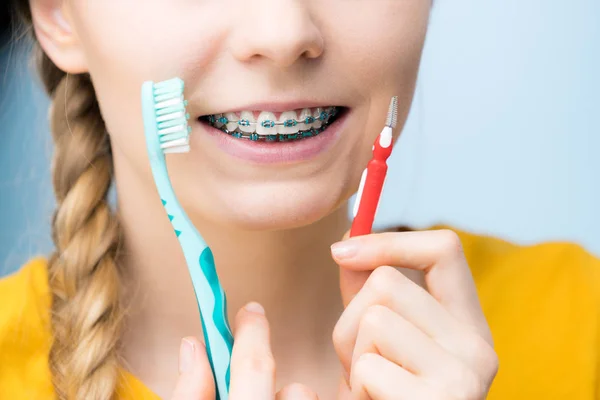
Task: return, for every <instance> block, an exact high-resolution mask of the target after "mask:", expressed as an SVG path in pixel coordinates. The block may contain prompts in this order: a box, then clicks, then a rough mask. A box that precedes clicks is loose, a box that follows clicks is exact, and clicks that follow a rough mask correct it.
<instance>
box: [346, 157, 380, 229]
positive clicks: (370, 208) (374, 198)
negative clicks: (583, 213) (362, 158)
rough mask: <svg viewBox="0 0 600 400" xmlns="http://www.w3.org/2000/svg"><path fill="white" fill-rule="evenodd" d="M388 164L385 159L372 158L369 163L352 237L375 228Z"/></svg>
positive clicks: (353, 223) (353, 224)
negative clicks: (374, 222) (374, 224)
mask: <svg viewBox="0 0 600 400" xmlns="http://www.w3.org/2000/svg"><path fill="white" fill-rule="evenodd" d="M387 169H388V166H387V164H386V163H385V161H381V160H371V161H369V164H368V165H367V178H366V180H365V184H364V187H363V191H362V195H361V196H360V199H357V200H356V201H360V205H359V208H358V213H357V214H356V217H354V221H353V222H352V229H351V230H350V237H354V236H360V235H368V234H369V233H371V229H372V228H373V221H374V220H375V214H376V213H377V206H378V205H379V199H380V198H381V192H382V191H383V182H384V181H385V176H386V174H387Z"/></svg>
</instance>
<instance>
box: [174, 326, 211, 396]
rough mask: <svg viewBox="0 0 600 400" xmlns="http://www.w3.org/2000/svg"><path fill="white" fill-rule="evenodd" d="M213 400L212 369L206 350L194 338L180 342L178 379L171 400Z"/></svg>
mask: <svg viewBox="0 0 600 400" xmlns="http://www.w3.org/2000/svg"><path fill="white" fill-rule="evenodd" d="M214 398H215V383H214V379H213V374H212V369H211V368H210V364H209V362H208V357H207V356H206V348H205V347H204V345H203V344H202V343H201V342H200V341H199V340H198V339H196V338H194V337H186V338H184V339H183V340H182V341H181V347H180V349H179V379H178V381H177V386H176V387H175V391H174V392H173V396H172V397H171V399H172V400H208V399H211V400H212V399H214Z"/></svg>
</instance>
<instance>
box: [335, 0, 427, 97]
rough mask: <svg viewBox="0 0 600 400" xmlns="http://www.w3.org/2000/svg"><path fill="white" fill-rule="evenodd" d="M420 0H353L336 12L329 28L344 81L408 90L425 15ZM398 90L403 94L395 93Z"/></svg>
mask: <svg viewBox="0 0 600 400" xmlns="http://www.w3.org/2000/svg"><path fill="white" fill-rule="evenodd" d="M429 12H430V2H429V1H423V0H380V1H377V2H375V3H374V2H371V1H355V2H352V9H348V10H345V11H342V12H340V13H339V14H338V18H337V20H336V23H335V25H332V29H335V32H334V33H332V36H333V37H338V38H343V41H340V42H338V43H337V46H339V47H340V49H339V50H338V51H337V54H339V55H341V57H339V60H337V61H336V63H337V62H339V63H340V65H344V70H345V76H346V78H347V80H348V81H349V82H351V83H354V84H355V85H356V86H359V85H360V87H361V88H363V92H364V89H365V88H369V90H368V92H371V91H372V90H373V89H374V90H377V89H378V88H380V89H382V90H386V88H387V89H388V90H390V88H397V89H396V90H400V91H404V90H409V91H410V90H411V86H412V84H414V80H415V79H416V74H417V71H418V67H419V63H420V57H421V52H422V49H423V44H424V40H425V34H426V31H427V25H428V20H429ZM399 94H401V95H402V93H399Z"/></svg>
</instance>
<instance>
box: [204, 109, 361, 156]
mask: <svg viewBox="0 0 600 400" xmlns="http://www.w3.org/2000/svg"><path fill="white" fill-rule="evenodd" d="M348 114H349V110H348V109H345V110H344V112H343V113H342V115H340V116H339V118H338V119H336V120H335V121H334V122H333V124H331V125H329V127H327V129H325V130H324V131H323V132H321V133H320V134H318V135H317V136H313V137H310V138H306V139H301V140H297V141H289V142H256V141H252V140H248V139H238V138H234V137H232V136H230V135H227V134H226V133H224V132H222V131H221V130H219V129H217V128H215V127H213V126H211V125H209V124H208V123H207V122H204V121H197V122H198V123H200V124H201V125H202V128H203V129H205V130H206V132H207V133H208V134H209V136H210V137H211V138H213V139H214V140H215V142H216V144H217V146H218V147H219V148H220V149H221V150H223V151H224V152H225V153H227V154H229V155H232V156H234V157H236V158H238V159H240V160H244V161H249V162H251V163H255V164H292V163H299V162H304V161H307V160H310V159H312V158H314V157H316V156H318V155H319V154H321V153H323V152H325V151H327V150H328V149H329V148H331V146H332V145H333V144H334V143H335V142H336V141H337V139H338V137H339V136H340V132H341V131H342V130H343V128H344V126H345V124H346V121H347V120H348Z"/></svg>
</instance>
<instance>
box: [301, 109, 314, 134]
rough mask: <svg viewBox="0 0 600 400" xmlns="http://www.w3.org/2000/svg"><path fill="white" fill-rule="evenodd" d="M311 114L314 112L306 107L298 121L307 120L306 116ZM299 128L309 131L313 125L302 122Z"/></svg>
mask: <svg viewBox="0 0 600 400" xmlns="http://www.w3.org/2000/svg"><path fill="white" fill-rule="evenodd" d="M311 116H312V113H311V112H310V109H308V108H305V109H303V110H302V111H301V112H300V115H299V116H298V121H306V118H307V117H311ZM298 128H299V129H300V130H301V131H307V130H309V129H310V128H311V125H307V124H306V123H305V122H301V123H299V124H298Z"/></svg>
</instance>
